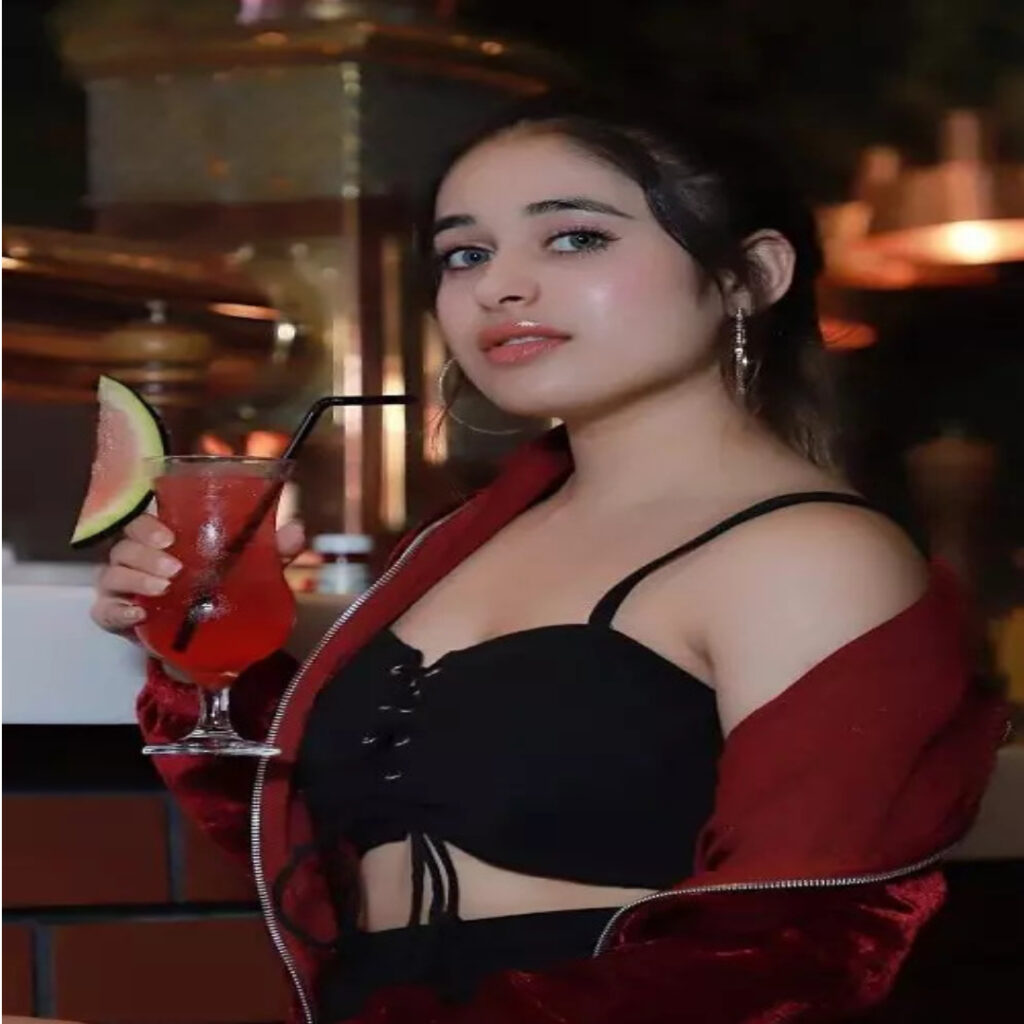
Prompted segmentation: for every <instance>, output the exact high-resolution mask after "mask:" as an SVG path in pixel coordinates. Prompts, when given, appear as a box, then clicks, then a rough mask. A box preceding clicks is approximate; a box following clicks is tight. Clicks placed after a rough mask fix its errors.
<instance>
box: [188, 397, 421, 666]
mask: <svg viewBox="0 0 1024 1024" xmlns="http://www.w3.org/2000/svg"><path fill="white" fill-rule="evenodd" d="M415 401H416V399H415V397H414V396H412V395H353V396H351V397H350V396H347V395H325V396H324V397H323V398H318V399H317V400H316V401H315V402H314V403H313V404H312V405H311V406H310V407H309V410H308V411H307V413H306V415H305V416H303V417H302V422H301V423H300V424H299V425H298V427H296V429H295V433H294V434H292V436H291V440H290V441H289V442H288V444H287V446H286V447H285V450H284V451H283V452H282V454H281V459H282V460H284V459H291V458H294V457H295V456H296V454H297V453H298V450H299V448H301V447H302V444H303V443H304V442H305V440H306V438H307V437H309V435H310V433H311V432H312V430H313V428H314V427H315V426H316V424H317V421H318V420H319V419H320V417H321V415H322V414H323V412H324V410H325V409H329V408H330V407H331V406H334V405H411V404H412V403H413V402H415ZM286 482H287V481H285V480H275V481H273V482H272V483H271V486H270V487H269V488H268V490H267V492H266V494H264V495H263V497H262V498H261V499H260V501H259V504H258V505H257V506H256V507H255V508H254V509H253V510H252V513H251V514H250V515H249V517H248V519H246V521H245V523H243V525H242V528H241V529H240V530H239V531H238V533H236V534H235V536H234V537H232V539H231V540H230V541H229V542H228V544H227V546H226V547H225V548H224V552H223V554H222V555H221V556H220V559H219V560H218V562H217V563H215V565H214V566H213V580H212V582H211V583H210V584H209V585H208V586H207V587H206V588H205V589H204V590H203V591H201V592H200V593H199V594H198V595H197V596H196V597H195V598H193V599H192V602H191V603H190V604H189V606H188V611H186V612H185V617H184V618H183V619H182V620H181V625H180V626H179V627H178V630H177V632H176V633H175V634H174V640H173V641H172V642H171V649H172V650H174V651H179V652H180V651H184V650H185V648H187V647H188V645H189V644H190V643H191V642H192V636H193V634H194V633H195V631H196V628H197V627H198V626H199V624H200V622H202V620H203V615H204V612H205V611H206V608H207V606H208V605H209V604H210V603H211V602H212V601H213V598H214V594H213V588H214V587H216V586H217V585H218V584H219V583H220V581H221V580H222V579H223V578H224V577H225V576H226V575H227V573H228V572H230V571H231V568H232V567H233V566H234V564H235V562H237V561H238V558H239V556H240V555H241V554H242V552H243V551H244V550H245V548H246V546H247V545H248V543H249V541H251V540H252V538H253V536H254V535H255V534H256V531H257V530H258V529H259V528H260V524H261V523H262V522H263V520H264V518H265V517H266V515H267V513H268V512H269V511H270V510H271V509H272V508H273V507H274V503H275V502H276V501H277V497H278V495H279V494H280V493H281V489H282V488H283V487H284V485H285V483H286Z"/></svg>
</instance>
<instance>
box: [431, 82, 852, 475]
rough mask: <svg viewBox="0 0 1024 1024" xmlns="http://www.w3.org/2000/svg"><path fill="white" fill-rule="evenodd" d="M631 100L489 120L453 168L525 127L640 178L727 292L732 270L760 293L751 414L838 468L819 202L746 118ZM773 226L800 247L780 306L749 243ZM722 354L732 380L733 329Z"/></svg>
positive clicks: (553, 101) (578, 103)
mask: <svg viewBox="0 0 1024 1024" xmlns="http://www.w3.org/2000/svg"><path fill="white" fill-rule="evenodd" d="M629 107H630V104H629V103H628V102H625V101H621V100H618V101H615V100H612V101H609V100H595V99H589V98H588V99H580V98H578V97H561V96H549V97H544V98H542V99H541V100H533V101H531V102H530V103H529V104H527V105H524V106H522V107H519V108H517V109H515V110H512V111H510V112H508V113H507V114H506V115H505V116H503V117H502V118H501V119H500V120H499V121H496V122H494V123H492V124H490V125H489V126H488V127H487V128H486V130H485V131H483V132H482V133H480V134H479V135H478V136H477V137H476V138H474V139H473V140H472V141H471V142H470V143H469V144H468V145H465V146H463V147H462V148H461V149H460V150H459V152H458V153H457V154H456V155H455V157H454V158H453V159H452V160H451V161H450V163H449V165H448V166H449V167H451V166H452V165H453V164H454V163H455V162H456V161H457V160H458V159H459V158H460V157H461V156H463V155H465V154H466V153H468V152H469V151H470V150H472V149H474V148H475V147H477V146H478V145H480V144H481V143H483V142H486V141H488V140H489V139H492V138H494V137H495V136H498V135H501V134H504V133H507V132H510V131H515V130H524V129H525V130H533V131H537V132H545V133H547V132H550V133H552V134H556V135H559V136H561V137H562V138H564V139H566V140H567V141H569V142H570V143H571V144H574V145H576V146H578V147H580V148H581V149H582V150H584V151H585V152H587V153H589V154H592V155H593V156H595V157H597V158H598V159H600V160H602V161H604V162H606V163H607V164H609V165H610V166H612V167H615V168H616V169H617V170H619V171H620V172H621V173H622V174H624V175H626V176H627V177H628V178H631V179H632V180H633V181H635V182H636V183H637V184H638V185H639V186H640V187H641V189H643V192H644V196H645V197H646V200H647V204H648V206H649V207H650V210H651V213H652V214H653V215H654V217H655V219H656V220H657V221H658V223H659V224H660V225H661V227H662V228H663V229H664V230H665V232H666V233H667V234H668V235H669V236H671V237H672V238H673V239H674V240H675V241H676V242H677V243H678V244H679V245H680V246H682V247H683V248H684V249H685V250H686V251H687V252H688V253H690V255H691V256H692V257H693V258H694V260H695V261H696V262H697V264H698V265H699V266H700V267H701V268H702V270H703V271H704V273H705V274H706V275H707V280H708V281H709V282H710V283H712V284H714V285H715V286H717V287H719V288H720V289H721V288H722V287H723V286H724V284H725V281H726V280H727V278H729V277H731V278H733V279H734V280H736V281H738V282H739V283H740V284H742V285H744V286H746V287H747V288H748V289H749V290H750V292H751V294H752V295H753V296H754V297H755V302H754V306H755V308H754V310H753V312H752V314H751V316H750V317H749V319H748V326H747V353H748V356H749V358H750V360H751V362H752V363H753V365H754V367H756V373H755V375H754V377H753V380H752V381H751V383H750V386H749V387H748V394H747V399H746V404H747V406H748V407H749V409H750V411H751V412H752V413H753V414H754V415H756V416H757V417H759V418H760V419H761V420H762V422H764V423H765V424H766V425H767V426H768V427H769V429H771V430H772V431H773V432H774V433H775V434H776V435H777V436H778V437H779V438H780V439H781V440H783V441H784V442H785V443H786V444H788V445H789V446H790V447H791V448H793V449H794V450H795V451H797V452H799V453H800V454H802V455H804V456H806V457H807V458H808V459H810V460H812V461H813V462H815V463H816V464H818V465H819V466H831V465H832V464H833V463H834V455H833V447H834V442H833V437H834V426H833V423H832V416H831V415H830V410H831V405H832V403H831V401H830V397H829V394H828V391H829V389H828V381H827V375H826V372H825V369H826V368H825V365H824V361H825V355H824V346H823V341H822V336H821V329H820V327H819V323H818V308H817V299H816V294H815V282H816V279H817V277H818V275H819V273H820V272H821V269H822V265H823V260H822V251H821V245H820V242H819V239H818V233H817V228H816V225H815V221H814V217H813V214H812V212H811V210H810V207H809V206H808V205H807V204H806V203H805V202H804V201H803V200H802V198H801V197H800V196H799V195H798V194H797V192H796V191H795V189H794V188H793V186H792V184H791V182H790V179H789V175H788V174H787V173H786V172H785V170H784V169H783V167H782V165H781V163H780V161H779V160H778V158H777V157H776V155H775V154H774V152H773V148H772V147H771V146H770V145H769V144H767V143H766V141H765V140H764V139H762V138H761V137H760V136H759V134H758V133H757V132H754V131H751V130H750V129H749V128H748V127H744V126H742V125H741V124H740V123H739V122H737V121H736V120H734V119H728V118H726V117H725V116H723V115H722V114H720V113H716V114H714V115H711V114H709V113H708V112H707V111H698V110H696V109H694V108H693V107H687V108H683V109H676V110H673V111H671V112H670V113H668V114H667V115H666V114H658V113H655V112H654V111H653V110H652V109H651V107H650V104H649V103H644V104H642V105H640V104H634V105H633V107H632V109H629ZM435 195H436V191H435ZM764 230H771V231H776V232H778V233H779V234H780V235H782V236H784V237H785V238H786V240H787V241H788V242H789V243H790V245H791V246H792V247H793V250H794V252H795V254H796V263H795V269H794V274H793V280H792V284H791V285H790V287H789V289H788V291H787V292H786V294H785V295H784V296H783V297H782V298H781V299H779V300H778V301H777V302H775V303H774V304H771V305H768V304H767V303H765V302H763V301H758V300H757V296H758V295H759V294H760V293H761V286H760V282H759V280H758V263H757V260H756V259H755V258H753V257H752V256H751V253H750V252H749V251H748V247H747V246H745V242H746V240H747V239H749V238H750V237H751V236H752V235H753V234H754V233H755V232H758V231H764ZM725 326H726V327H727V326H728V324H726V325H725ZM720 362H721V367H722V372H723V375H724V376H725V378H726V380H728V381H729V382H730V383H732V384H734V383H735V375H734V363H733V359H732V348H731V333H730V332H729V331H727V330H726V331H723V336H722V339H721V361H720Z"/></svg>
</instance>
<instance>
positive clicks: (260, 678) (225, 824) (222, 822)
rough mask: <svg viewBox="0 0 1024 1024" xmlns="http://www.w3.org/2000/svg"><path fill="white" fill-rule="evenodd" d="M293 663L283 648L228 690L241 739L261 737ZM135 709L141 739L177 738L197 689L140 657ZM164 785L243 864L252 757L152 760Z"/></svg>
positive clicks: (188, 725) (190, 721) (192, 714)
mask: <svg viewBox="0 0 1024 1024" xmlns="http://www.w3.org/2000/svg"><path fill="white" fill-rule="evenodd" d="M296 668H297V665H296V662H295V659H294V658H292V657H291V655H289V654H286V653H285V652H283V651H279V652H277V653H275V654H272V655H271V656H270V657H269V658H266V659H264V660H263V661H261V662H258V663H257V664H255V665H253V666H251V667H250V668H249V669H247V670H246V671H245V672H243V673H242V674H241V675H240V676H239V677H238V679H237V680H236V681H235V683H234V685H233V686H232V688H231V718H232V721H233V722H234V725H235V728H236V729H237V730H238V731H239V733H241V735H243V736H254V737H262V736H265V735H266V734H267V730H268V729H269V727H270V719H271V717H272V716H273V713H274V709H275V708H276V707H277V703H278V700H279V699H280V697H281V694H282V693H283V691H284V688H285V686H286V685H287V684H288V681H289V680H290V679H291V677H292V675H293V674H294V673H295V670H296ZM136 712H137V715H138V720H139V725H140V727H141V729H142V734H143V737H144V738H145V740H146V742H147V743H165V742H169V741H172V740H176V739H180V738H181V737H182V736H184V735H185V734H186V733H188V732H189V731H190V730H191V729H192V728H193V726H194V725H195V724H196V719H197V718H198V715H199V695H198V692H197V690H196V687H194V686H192V685H191V684H189V683H182V682H179V681H178V680H176V679H173V678H172V677H171V676H169V675H168V674H167V673H166V672H165V671H164V669H163V666H162V664H161V663H160V662H159V661H158V660H157V659H156V658H150V659H149V660H148V662H147V669H146V683H145V686H144V687H143V688H142V692H141V693H140V694H139V697H138V701H137V702H136ZM153 761H154V764H155V766H156V769H157V771H158V772H159V773H160V775H161V777H162V778H163V780H164V782H165V783H166V785H167V787H168V789H169V790H170V791H171V793H172V794H173V795H174V797H175V799H176V800H177V801H178V803H179V804H181V806H182V807H183V808H184V810H185V811H186V813H188V814H189V816H190V817H192V818H193V819H194V820H195V821H196V823H197V824H198V825H199V827H200V828H202V829H203V831H204V832H206V833H207V834H209V836H210V837H211V838H212V839H213V840H214V841H215V842H216V843H217V844H218V845H220V846H221V847H223V848H224V849H225V850H226V851H227V852H228V853H229V854H231V855H232V857H234V858H235V859H237V860H239V861H241V862H242V863H243V864H244V865H246V866H248V863H249V838H248V833H249V801H250V797H251V795H252V784H253V778H254V775H255V770H256V759H255V758H251V757H155V758H154V759H153Z"/></svg>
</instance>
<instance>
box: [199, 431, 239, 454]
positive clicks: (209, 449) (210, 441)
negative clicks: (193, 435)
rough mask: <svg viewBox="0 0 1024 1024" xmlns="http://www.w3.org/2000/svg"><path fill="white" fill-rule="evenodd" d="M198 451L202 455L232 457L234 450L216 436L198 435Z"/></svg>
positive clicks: (208, 434)
mask: <svg viewBox="0 0 1024 1024" xmlns="http://www.w3.org/2000/svg"><path fill="white" fill-rule="evenodd" d="M199 451H200V452H201V453H202V454H203V455H234V454H235V450H234V448H232V447H231V445H229V444H228V443H227V441H225V440H224V439H223V438H222V437H218V436H217V435H216V434H210V433H206V434H200V435H199Z"/></svg>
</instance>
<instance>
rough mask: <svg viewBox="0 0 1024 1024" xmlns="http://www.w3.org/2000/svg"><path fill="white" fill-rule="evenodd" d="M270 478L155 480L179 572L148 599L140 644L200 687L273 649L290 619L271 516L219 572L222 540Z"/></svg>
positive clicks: (239, 524)
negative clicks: (184, 639)
mask: <svg viewBox="0 0 1024 1024" xmlns="http://www.w3.org/2000/svg"><path fill="white" fill-rule="evenodd" d="M279 486H280V485H279V483H278V482H276V481H274V480H263V479H259V478H258V477H252V476H238V475H232V474H230V473H222V474H209V475H203V476H200V475H195V476H164V477H160V478H158V479H157V481H156V487H155V489H156V500H157V506H158V508H159V515H160V519H161V520H162V521H163V522H164V523H166V524H167V526H168V527H169V528H170V529H171V531H172V532H173V533H174V544H173V546H172V547H171V548H170V549H169V552H170V554H172V555H174V557H175V558H177V559H178V560H179V561H180V562H181V563H182V566H183V568H182V570H181V572H179V573H178V575H177V576H175V577H174V579H173V580H171V585H170V587H168V589H167V590H166V591H165V592H164V593H163V594H161V595H160V596H159V597H153V598H149V599H148V600H147V601H146V620H145V622H144V623H143V624H142V625H140V626H139V627H138V631H137V632H138V635H139V638H140V639H141V640H142V642H143V643H144V644H145V645H146V646H147V647H148V648H149V649H150V650H151V651H153V652H154V653H155V654H157V655H158V656H159V657H161V658H163V659H164V660H165V661H168V662H170V663H171V664H172V665H174V666H175V668H178V669H181V670H182V671H183V672H185V673H187V674H188V675H189V676H190V677H191V678H192V679H194V680H195V681H196V682H197V683H198V684H199V685H200V686H204V687H207V688H209V689H220V688H221V687H222V686H225V685H228V684H230V682H231V680H232V679H233V678H234V677H235V676H237V675H238V673H239V672H241V671H242V669H244V668H246V667H248V666H249V665H251V664H253V663H254V662H256V661H260V660H261V659H262V658H265V657H266V656H267V655H268V654H271V653H273V652H274V651H276V650H277V649H278V648H279V647H281V645H282V644H283V643H284V642H285V640H287V639H288V634H289V633H290V632H291V628H292V625H293V623H294V620H295V598H294V597H293V595H292V592H291V589H290V588H289V586H288V584H287V582H286V581H285V578H284V575H283V573H282V571H281V559H280V555H279V554H278V551H277V543H276V540H275V530H274V516H273V515H269V514H268V515H267V516H266V517H264V519H263V521H262V522H261V523H260V525H259V528H258V529H257V531H256V533H255V534H254V535H253V536H252V538H251V539H250V540H249V542H248V543H247V544H246V545H245V547H244V548H243V549H242V551H241V553H240V554H239V555H238V556H237V558H236V559H235V560H234V561H233V562H232V563H231V566H230V568H229V569H228V571H227V572H225V573H223V574H222V575H221V574H220V573H219V572H218V563H219V562H221V560H222V559H223V557H224V553H225V551H224V549H225V546H226V545H227V544H228V543H229V542H230V540H231V539H232V538H234V537H236V536H238V534H239V532H240V531H241V530H242V529H243V528H244V526H245V522H246V519H247V518H248V516H250V515H251V514H252V512H253V509H255V508H257V507H258V505H259V503H260V501H261V500H262V499H264V498H265V496H266V494H267V491H268V490H269V489H270V488H276V487H279ZM200 597H202V598H205V601H204V604H203V606H202V608H201V610H200V614H199V619H198V621H199V625H198V627H197V628H196V630H195V632H194V634H193V635H192V638H191V640H190V641H189V643H188V645H187V646H186V647H185V649H184V650H175V649H174V639H175V637H176V636H177V635H178V631H179V630H180V629H181V624H182V621H183V620H184V619H185V616H186V615H187V614H188V611H189V607H190V605H191V604H192V602H193V601H195V600H197V599H198V598H200Z"/></svg>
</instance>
